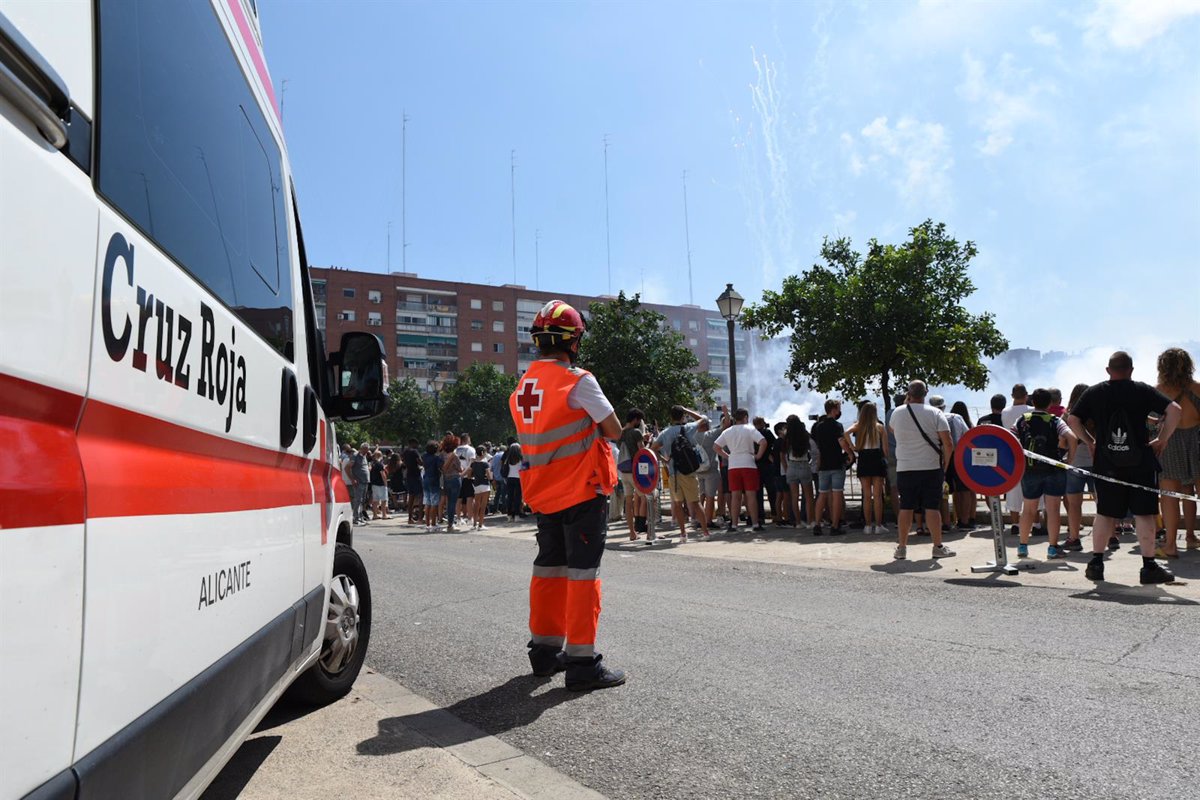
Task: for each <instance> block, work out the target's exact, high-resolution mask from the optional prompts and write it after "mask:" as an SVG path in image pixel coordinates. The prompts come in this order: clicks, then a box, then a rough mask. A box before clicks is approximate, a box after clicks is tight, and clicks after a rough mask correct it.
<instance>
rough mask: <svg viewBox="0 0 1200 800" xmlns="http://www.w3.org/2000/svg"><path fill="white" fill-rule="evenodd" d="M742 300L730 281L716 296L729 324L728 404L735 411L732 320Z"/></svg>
mask: <svg viewBox="0 0 1200 800" xmlns="http://www.w3.org/2000/svg"><path fill="white" fill-rule="evenodd" d="M744 301H745V298H744V297H742V296H741V295H740V294H738V293H737V292H736V291H734V289H733V284H732V283H727V284H725V291H723V292H721V296H720V297H718V298H717V308H718V309H719V310H720V312H721V316H722V317H724V318H725V323H726V324H727V325H728V326H729V405H730V409H731V410H733V411H736V410H737V407H738V400H737V359H735V358H734V355H733V322H734V320H736V319H737V316H738V314H740V313H742V303H743V302H744Z"/></svg>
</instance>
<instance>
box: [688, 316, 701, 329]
mask: <svg viewBox="0 0 1200 800" xmlns="http://www.w3.org/2000/svg"><path fill="white" fill-rule="evenodd" d="M699 329H700V325H699V323H697V322H696V320H694V319H689V320H688V330H689V331H695V330H699Z"/></svg>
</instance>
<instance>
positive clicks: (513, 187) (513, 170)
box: [509, 150, 517, 284]
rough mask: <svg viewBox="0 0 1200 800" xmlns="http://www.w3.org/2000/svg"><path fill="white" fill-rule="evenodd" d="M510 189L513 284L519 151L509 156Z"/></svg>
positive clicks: (515, 277) (515, 259) (515, 280)
mask: <svg viewBox="0 0 1200 800" xmlns="http://www.w3.org/2000/svg"><path fill="white" fill-rule="evenodd" d="M509 180H510V184H509V188H510V192H511V195H512V243H513V248H512V250H513V283H514V284H515V283H516V282H517V151H516V150H513V151H512V153H511V154H510V156H509Z"/></svg>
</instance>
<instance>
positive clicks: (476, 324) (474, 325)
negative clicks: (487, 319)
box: [471, 319, 483, 331]
mask: <svg viewBox="0 0 1200 800" xmlns="http://www.w3.org/2000/svg"><path fill="white" fill-rule="evenodd" d="M471 330H473V331H481V330H483V320H481V319H473V320H471Z"/></svg>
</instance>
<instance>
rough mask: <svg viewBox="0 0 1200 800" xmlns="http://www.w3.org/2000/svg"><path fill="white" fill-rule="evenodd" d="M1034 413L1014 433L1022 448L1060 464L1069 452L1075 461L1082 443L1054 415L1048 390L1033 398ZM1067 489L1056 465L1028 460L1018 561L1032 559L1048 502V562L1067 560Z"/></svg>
mask: <svg viewBox="0 0 1200 800" xmlns="http://www.w3.org/2000/svg"><path fill="white" fill-rule="evenodd" d="M1029 399H1030V401H1032V403H1033V410H1032V411H1026V412H1025V413H1024V414H1022V415H1021V416H1020V418H1019V419H1017V423H1016V425H1014V426H1013V432H1014V433H1016V435H1017V439H1018V440H1019V441H1020V442H1021V447H1023V448H1025V449H1026V450H1027V451H1029V452H1031V453H1036V454H1038V455H1040V456H1044V457H1046V458H1052V459H1054V460H1055V461H1057V460H1058V453H1059V450H1060V449H1065V450H1066V451H1067V463H1068V464H1069V463H1071V461H1073V460H1074V458H1075V447H1076V446H1077V445H1078V444H1079V439H1078V438H1077V437H1076V436H1075V434H1073V433H1071V430H1070V429H1069V428H1068V427H1067V426H1066V424H1065V423H1064V422H1063V421H1062V420H1061V419H1059V418H1058V417H1056V416H1055V415H1054V414H1052V413H1051V412H1050V403H1051V400H1052V398H1051V395H1050V392H1049V391H1048V390H1046V389H1034V390H1033V394H1031V395H1030V396H1029ZM1066 489H1067V472H1066V470H1064V469H1061V468H1060V467H1056V466H1054V465H1053V464H1047V463H1046V462H1044V461H1039V460H1037V459H1033V458H1026V459H1025V473H1024V474H1023V475H1022V476H1021V495H1022V497H1023V498H1024V499H1023V500H1022V501H1021V521H1020V536H1021V538H1020V543H1019V544H1018V545H1017V558H1028V557H1029V535H1030V533H1031V532H1032V531H1033V523H1034V520H1036V519H1037V516H1038V501H1040V500H1041V499H1042V496H1043V495H1044V496H1045V498H1046V537H1047V541H1048V543H1049V546H1048V547H1047V548H1046V558H1047V559H1055V558H1066V557H1067V554H1066V553H1065V552H1064V551H1063V549H1062V548H1061V547H1059V546H1058V531H1059V527H1060V525H1061V521H1060V520H1061V516H1060V510H1061V506H1062V498H1063V495H1064V494H1066Z"/></svg>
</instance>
